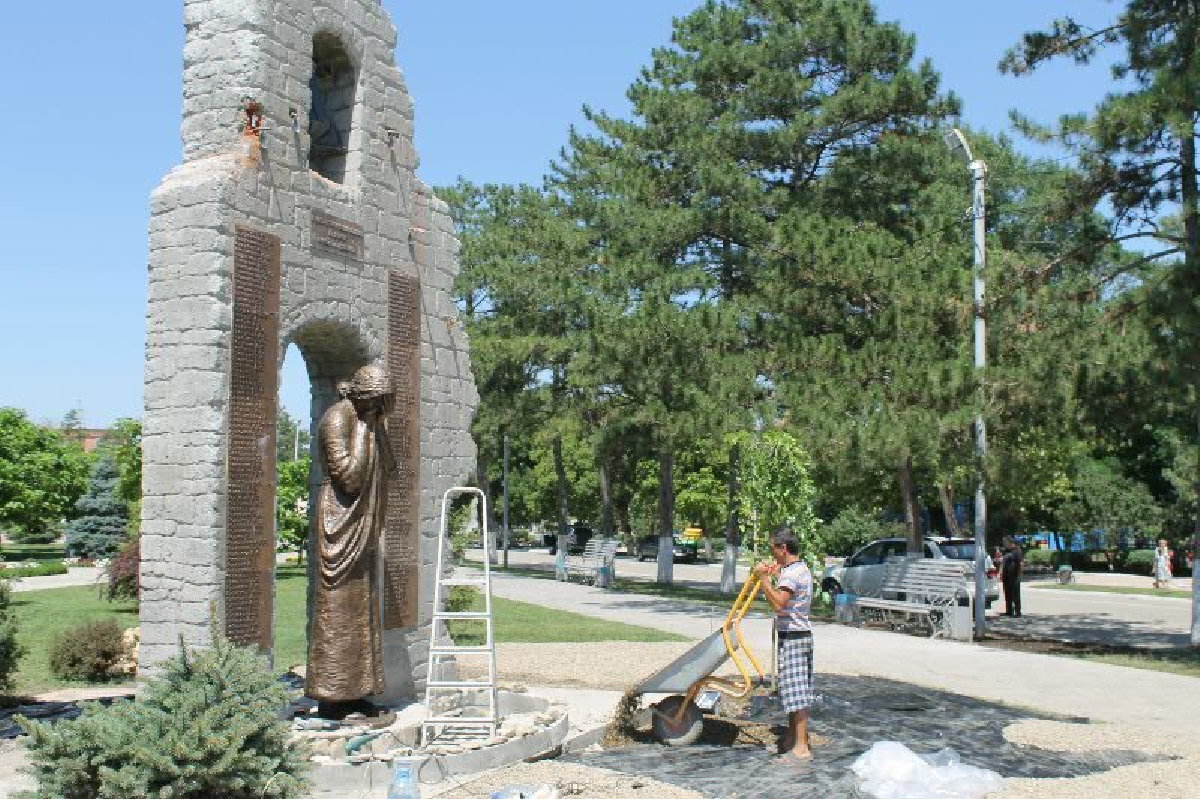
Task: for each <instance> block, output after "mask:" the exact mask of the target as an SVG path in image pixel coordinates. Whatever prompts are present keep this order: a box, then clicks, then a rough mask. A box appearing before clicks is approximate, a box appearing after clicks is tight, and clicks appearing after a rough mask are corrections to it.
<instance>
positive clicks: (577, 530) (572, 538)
mask: <svg viewBox="0 0 1200 800" xmlns="http://www.w3.org/2000/svg"><path fill="white" fill-rule="evenodd" d="M595 535H596V532H595V531H593V530H592V529H591V528H589V527H588V526H586V525H581V524H579V523H575V524H574V525H572V526H571V530H570V532H569V533H568V534H567V552H568V553H582V552H583V548H584V547H586V546H587V543H588V539H591V538H592V537H593V536H595ZM544 541H545V542H546V543H547V545H548V546H549V548H550V555H555V554H556V553H558V534H556V533H554V534H551V533H548V534H545V538H544Z"/></svg>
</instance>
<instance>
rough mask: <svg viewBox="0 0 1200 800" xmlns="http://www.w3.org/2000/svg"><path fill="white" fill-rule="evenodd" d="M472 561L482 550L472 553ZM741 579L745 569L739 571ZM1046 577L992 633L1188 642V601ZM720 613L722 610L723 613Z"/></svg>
mask: <svg viewBox="0 0 1200 800" xmlns="http://www.w3.org/2000/svg"><path fill="white" fill-rule="evenodd" d="M472 555H473V557H475V558H476V559H478V558H480V557H481V556H482V552H481V551H473V553H472ZM509 562H510V564H511V565H513V566H517V567H523V568H526V569H538V570H542V571H546V572H552V571H553V565H554V559H553V557H552V556H550V555H548V554H547V553H546V552H545V550H543V549H538V550H525V551H514V552H512V553H510V559H509ZM738 573H739V574H738V577H739V579H742V580H744V579H745V568H742V569H739V570H738ZM617 574H618V575H620V576H622V577H625V578H634V579H642V580H653V579H654V576H655V565H654V564H653V563H638V562H637V560H636V559H626V558H619V559H618V560H617ZM720 576H721V565H720V564H703V563H701V564H676V565H675V579H676V583H677V584H680V585H685V586H689V587H695V588H701V589H710V590H715V589H716V588H717V586H718V584H719V581H720ZM1080 581H1082V582H1084V583H1085V584H1086V583H1087V582H1091V583H1093V584H1095V585H1098V586H1120V587H1144V588H1148V587H1149V585H1150V583H1149V579H1147V578H1145V577H1142V576H1138V575H1124V574H1120V573H1099V572H1098V573H1084V574H1082V575H1081V576H1080ZM1056 585H1057V584H1055V583H1052V582H1051V580H1050V579H1049V577H1047V579H1045V580H1039V581H1028V582H1026V583H1025V585H1024V590H1023V592H1022V595H1023V599H1024V604H1023V605H1024V608H1023V610H1024V616H1023V617H1022V618H1021V619H1007V618H1005V617H1003V616H1002V614H1001V612H1002V611H1003V610H1004V605H1003V602H1001V603H996V604H993V606H992V611H991V613H989V615H988V616H989V618H990V620H991V622H989V625H991V626H993V629H994V630H997V631H1002V632H1004V633H1006V634H1009V635H1013V636H1018V637H1022V638H1030V639H1045V640H1050V641H1065V642H1081V643H1095V644H1105V645H1113V646H1117V647H1144V648H1173V647H1186V646H1188V644H1189V643H1190V638H1191V637H1190V631H1191V613H1192V612H1191V603H1190V600H1189V599H1188V598H1177V597H1165V596H1152V595H1130V594H1115V593H1111V592H1079V591H1072V590H1062V589H1055V588H1053V587H1054V586H1056ZM1190 586H1191V582H1190V580H1188V581H1179V582H1177V585H1176V588H1179V589H1183V588H1185V587H1186V588H1190ZM722 613H723V612H722Z"/></svg>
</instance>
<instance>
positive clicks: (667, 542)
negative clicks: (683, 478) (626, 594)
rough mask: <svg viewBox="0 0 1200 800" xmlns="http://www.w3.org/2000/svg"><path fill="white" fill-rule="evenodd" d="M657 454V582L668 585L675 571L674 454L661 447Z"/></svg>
mask: <svg viewBox="0 0 1200 800" xmlns="http://www.w3.org/2000/svg"><path fill="white" fill-rule="evenodd" d="M662 447H663V449H662V451H661V452H659V454H658V578H657V580H658V582H659V583H670V582H671V579H672V577H673V573H674V570H675V542H674V540H673V538H672V536H671V532H672V529H673V528H674V527H675V453H674V452H673V451H672V450H671V446H670V445H663V446H662Z"/></svg>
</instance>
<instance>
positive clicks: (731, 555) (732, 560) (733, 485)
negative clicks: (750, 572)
mask: <svg viewBox="0 0 1200 800" xmlns="http://www.w3.org/2000/svg"><path fill="white" fill-rule="evenodd" d="M740 468H741V449H740V447H739V446H738V445H736V444H735V445H734V446H733V447H731V448H729V516H728V517H727V518H726V520H725V557H724V558H723V559H722V561H721V591H722V592H724V593H726V594H732V593H733V592H734V591H736V590H737V562H738V548H739V547H741V544H742V534H741V531H740V530H739V529H738V513H737V496H738V470H739V469H740Z"/></svg>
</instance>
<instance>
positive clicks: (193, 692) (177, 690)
mask: <svg viewBox="0 0 1200 800" xmlns="http://www.w3.org/2000/svg"><path fill="white" fill-rule="evenodd" d="M288 699H289V698H288V692H287V690H286V689H285V688H284V687H283V685H282V684H280V683H279V681H278V680H276V678H275V676H274V675H273V674H272V673H271V671H270V670H269V669H268V668H267V665H266V662H265V660H264V659H263V658H262V656H260V655H259V654H258V653H256V652H255V651H254V650H252V649H250V648H241V647H236V646H234V645H232V644H229V643H228V642H226V641H223V640H218V641H217V643H216V644H215V645H214V646H213V647H212V648H210V649H206V650H201V651H190V650H188V649H187V648H186V647H184V646H182V644H181V647H180V653H179V655H178V656H177V657H175V658H174V659H172V660H171V661H170V662H168V664H167V665H166V671H165V672H164V673H163V674H162V675H161V676H159V677H155V678H151V679H149V680H148V681H147V682H146V683H145V685H144V686H143V689H142V693H141V696H140V698H139V699H138V700H136V701H131V702H119V703H114V704H112V705H110V706H102V705H100V704H98V703H89V704H85V706H84V712H83V715H82V716H81V717H79V718H78V719H75V720H65V721H61V722H58V723H55V724H53V725H51V724H47V723H42V722H34V721H31V720H28V719H25V718H24V717H20V716H18V717H17V718H16V719H17V722H18V723H19V724H20V725H21V726H22V727H23V728H24V729H25V731H26V733H28V734H29V745H28V746H29V760H30V765H31V772H32V774H33V776H34V777H35V778H36V779H37V783H38V787H37V794H38V796H40V797H173V798H187V797H301V796H304V794H305V792H306V790H307V788H308V785H307V778H306V771H307V769H308V762H307V753H306V752H304V750H303V749H301V748H298V747H295V746H293V745H292V744H291V743H290V742H289V734H290V729H289V726H288V724H287V723H286V722H284V721H283V720H281V719H280V710H281V709H283V708H284V706H286V705H287V703H288Z"/></svg>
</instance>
